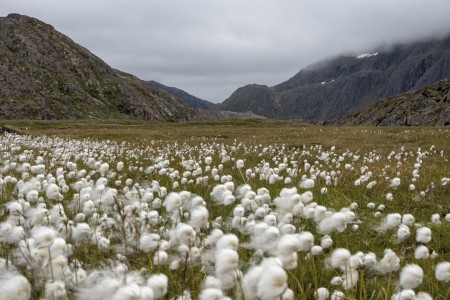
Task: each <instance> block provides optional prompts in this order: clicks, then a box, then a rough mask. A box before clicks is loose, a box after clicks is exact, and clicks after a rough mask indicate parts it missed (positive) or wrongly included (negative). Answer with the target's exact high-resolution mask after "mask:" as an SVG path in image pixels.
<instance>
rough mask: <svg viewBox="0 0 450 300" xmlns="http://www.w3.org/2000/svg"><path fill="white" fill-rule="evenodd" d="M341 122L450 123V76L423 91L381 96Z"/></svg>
mask: <svg viewBox="0 0 450 300" xmlns="http://www.w3.org/2000/svg"><path fill="white" fill-rule="evenodd" d="M334 124H341V125H381V126H391V125H407V126H418V125H423V126H443V125H450V78H448V79H445V80H442V81H439V82H437V83H435V84H431V85H427V86H425V87H423V88H421V89H419V90H416V91H411V92H407V93H404V94H401V95H397V96H392V97H388V98H384V99H381V100H380V101H377V102H376V103H375V104H373V105H371V106H370V107H369V108H367V109H364V110H362V111H360V112H356V113H351V114H349V115H347V116H345V117H343V118H341V119H339V120H338V121H336V122H335V123H334Z"/></svg>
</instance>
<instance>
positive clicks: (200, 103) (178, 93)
mask: <svg viewBox="0 0 450 300" xmlns="http://www.w3.org/2000/svg"><path fill="white" fill-rule="evenodd" d="M148 83H150V84H151V85H152V86H153V87H155V88H157V89H159V90H162V91H165V92H167V93H169V94H171V95H173V96H175V97H178V98H180V99H181V100H183V101H184V102H185V103H186V104H188V105H189V106H190V107H192V108H196V109H203V110H212V109H214V108H215V106H216V104H215V103H212V102H209V101H206V100H203V99H200V98H197V97H195V96H193V95H191V94H189V93H188V92H185V91H183V90H181V89H179V88H176V87H170V86H166V85H164V84H162V83H159V82H156V81H153V80H151V81H149V82H148Z"/></svg>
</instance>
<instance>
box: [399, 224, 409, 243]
mask: <svg viewBox="0 0 450 300" xmlns="http://www.w3.org/2000/svg"><path fill="white" fill-rule="evenodd" d="M410 235H411V232H410V230H409V227H408V226H406V225H405V224H400V225H399V226H398V229H397V239H396V241H397V242H401V241H404V240H406V239H407V238H409V236H410Z"/></svg>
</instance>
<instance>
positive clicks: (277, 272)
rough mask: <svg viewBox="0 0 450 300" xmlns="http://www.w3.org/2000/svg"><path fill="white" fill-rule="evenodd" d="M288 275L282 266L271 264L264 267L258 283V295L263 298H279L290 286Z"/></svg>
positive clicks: (270, 299) (268, 299) (262, 299)
mask: <svg viewBox="0 0 450 300" xmlns="http://www.w3.org/2000/svg"><path fill="white" fill-rule="evenodd" d="M287 280H288V276H287V274H286V272H285V271H284V270H283V268H282V267H280V266H278V265H276V264H271V265H270V266H267V267H265V268H264V271H263V272H262V274H261V279H260V280H259V282H258V284H257V296H258V298H259V299H261V300H273V299H279V298H280V296H281V295H282V294H283V293H284V292H285V291H286V289H287V288H288V285H287Z"/></svg>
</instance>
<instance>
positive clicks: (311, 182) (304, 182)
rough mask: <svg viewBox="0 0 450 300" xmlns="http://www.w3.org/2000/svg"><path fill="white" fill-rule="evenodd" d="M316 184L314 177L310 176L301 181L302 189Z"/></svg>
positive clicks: (310, 187)
mask: <svg viewBox="0 0 450 300" xmlns="http://www.w3.org/2000/svg"><path fill="white" fill-rule="evenodd" d="M314 185H315V182H314V180H313V179H310V178H304V179H302V180H301V181H300V185H299V187H300V188H301V189H312V188H313V187H314Z"/></svg>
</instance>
